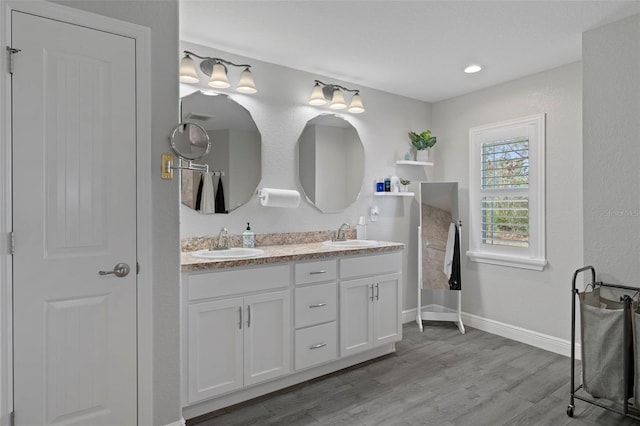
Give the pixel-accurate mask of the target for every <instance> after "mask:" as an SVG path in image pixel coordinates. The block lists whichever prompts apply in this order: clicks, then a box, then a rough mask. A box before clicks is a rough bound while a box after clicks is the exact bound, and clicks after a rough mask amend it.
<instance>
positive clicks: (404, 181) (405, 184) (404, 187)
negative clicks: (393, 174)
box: [400, 178, 411, 192]
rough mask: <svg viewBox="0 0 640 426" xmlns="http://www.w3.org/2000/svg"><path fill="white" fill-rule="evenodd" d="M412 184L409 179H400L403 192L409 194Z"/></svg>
mask: <svg viewBox="0 0 640 426" xmlns="http://www.w3.org/2000/svg"><path fill="white" fill-rule="evenodd" d="M410 183H411V181H410V180H409V179H402V178H400V185H402V192H408V191H409V184H410Z"/></svg>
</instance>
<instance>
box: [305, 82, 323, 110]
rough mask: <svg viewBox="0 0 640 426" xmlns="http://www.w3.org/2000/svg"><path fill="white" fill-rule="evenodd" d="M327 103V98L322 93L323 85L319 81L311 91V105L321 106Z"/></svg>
mask: <svg viewBox="0 0 640 426" xmlns="http://www.w3.org/2000/svg"><path fill="white" fill-rule="evenodd" d="M326 103H327V100H326V99H325V97H324V94H323V93H322V87H320V85H319V84H318V83H316V84H315V85H314V86H313V90H312V91H311V97H310V98H309V105H315V106H320V105H324V104H326Z"/></svg>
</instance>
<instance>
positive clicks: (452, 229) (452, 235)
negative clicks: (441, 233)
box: [444, 222, 456, 279]
mask: <svg viewBox="0 0 640 426" xmlns="http://www.w3.org/2000/svg"><path fill="white" fill-rule="evenodd" d="M455 242H456V224H455V223H453V222H451V225H449V235H448V237H447V247H446V249H445V252H444V274H445V275H446V276H447V279H449V278H451V266H452V265H453V247H454V246H455Z"/></svg>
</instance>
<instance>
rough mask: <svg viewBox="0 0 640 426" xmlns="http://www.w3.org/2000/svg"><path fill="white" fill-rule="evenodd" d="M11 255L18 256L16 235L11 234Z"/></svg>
mask: <svg viewBox="0 0 640 426" xmlns="http://www.w3.org/2000/svg"><path fill="white" fill-rule="evenodd" d="M9 253H11V254H16V235H15V234H14V233H13V232H9Z"/></svg>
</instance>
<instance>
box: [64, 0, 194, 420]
mask: <svg viewBox="0 0 640 426" xmlns="http://www.w3.org/2000/svg"><path fill="white" fill-rule="evenodd" d="M55 2H56V3H60V4H64V5H66V6H71V7H74V8H77V9H83V10H86V11H89V12H93V13H96V14H99V15H104V16H109V17H112V18H115V19H119V20H122V21H126V22H131V23H134V24H138V25H142V26H145V27H149V28H150V29H151V69H152V72H151V141H152V142H151V143H152V149H151V159H152V165H151V172H152V175H151V176H150V177H149V180H150V182H151V191H152V210H153V216H152V217H151V218H150V220H151V221H152V224H153V230H154V231H160V230H162V231H161V232H154V233H153V241H152V242H151V245H152V248H153V253H152V255H153V261H154V263H153V312H154V314H153V318H154V319H153V330H154V334H153V352H154V356H153V382H154V383H153V411H154V419H153V423H154V424H156V425H166V424H169V423H172V422H175V421H177V420H179V419H180V418H181V413H182V411H181V404H180V386H179V383H180V353H179V350H180V315H179V308H180V305H179V300H180V294H179V285H178V283H179V270H180V256H179V249H180V246H179V238H180V236H179V229H178V221H179V219H178V211H179V210H178V203H179V198H178V179H174V180H172V181H165V180H161V179H160V171H161V168H160V155H161V153H162V152H167V151H168V146H167V137H168V136H169V135H170V134H171V130H172V129H173V127H174V126H175V125H176V124H177V122H178V117H179V115H178V102H177V99H178V58H177V56H176V52H178V2H177V0H162V1H150V0H146V1H145V0H128V1H103V0H82V1H81V0H72V1H55ZM143 267H144V265H143Z"/></svg>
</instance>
